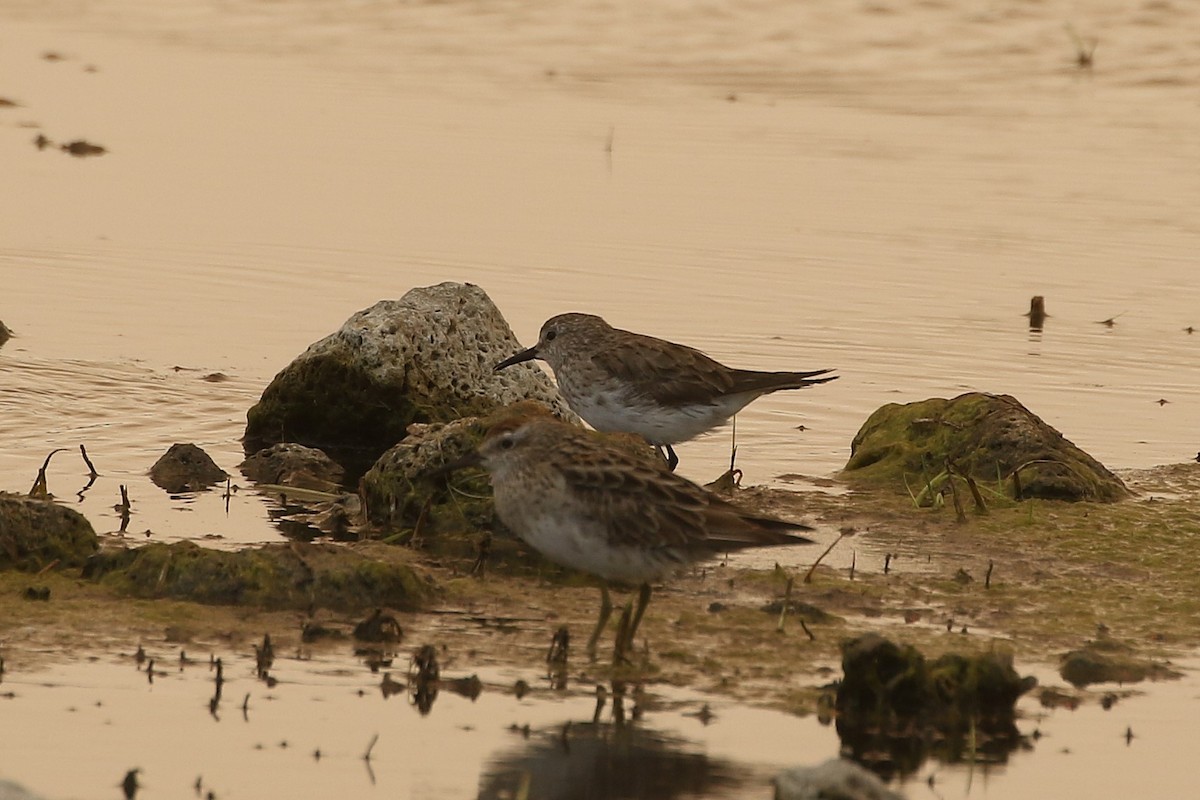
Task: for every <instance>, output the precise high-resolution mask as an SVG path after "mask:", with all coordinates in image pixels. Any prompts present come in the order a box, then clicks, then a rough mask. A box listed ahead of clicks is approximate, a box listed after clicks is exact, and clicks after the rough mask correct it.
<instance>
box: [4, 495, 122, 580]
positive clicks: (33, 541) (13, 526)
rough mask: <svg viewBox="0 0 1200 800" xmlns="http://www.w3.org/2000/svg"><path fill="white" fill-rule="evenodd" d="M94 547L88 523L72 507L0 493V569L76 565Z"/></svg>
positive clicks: (30, 568)
mask: <svg viewBox="0 0 1200 800" xmlns="http://www.w3.org/2000/svg"><path fill="white" fill-rule="evenodd" d="M98 547H99V545H98V544H97V541H96V532H95V531H94V530H92V524H91V523H90V522H88V521H87V519H86V518H85V517H84V516H83V515H82V514H80V513H79V512H78V511H76V510H75V509H73V508H67V507H66V506H60V505H59V504H58V503H55V502H54V501H52V500H38V499H34V498H31V497H25V496H24V495H16V494H7V493H4V492H0V569H18V570H24V571H29V572H36V571H38V570H41V569H43V568H45V567H47V566H49V565H51V564H57V565H58V566H59V567H79V566H82V565H83V563H84V562H85V561H87V559H88V558H90V557H91V556H92V555H93V554H94V553H95V552H96V550H97V548H98Z"/></svg>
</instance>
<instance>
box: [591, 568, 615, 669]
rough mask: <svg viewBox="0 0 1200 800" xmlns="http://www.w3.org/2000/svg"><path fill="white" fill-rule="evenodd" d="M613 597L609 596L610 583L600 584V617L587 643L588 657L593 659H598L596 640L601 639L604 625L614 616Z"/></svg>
mask: <svg viewBox="0 0 1200 800" xmlns="http://www.w3.org/2000/svg"><path fill="white" fill-rule="evenodd" d="M612 609H613V605H612V598H611V597H609V596H608V584H607V583H601V584H600V617H599V618H598V619H597V620H596V628H595V630H593V631H592V635H591V638H589V639H588V643H587V654H588V658H590V659H591V660H592V661H595V660H596V642H597V641H599V639H600V634H601V633H602V632H603V631H604V626H605V625H607V624H608V618H609V617H611V616H612Z"/></svg>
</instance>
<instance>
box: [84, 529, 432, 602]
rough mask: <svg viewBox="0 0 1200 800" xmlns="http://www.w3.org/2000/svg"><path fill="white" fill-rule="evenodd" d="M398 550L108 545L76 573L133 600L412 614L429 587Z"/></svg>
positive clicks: (372, 546)
mask: <svg viewBox="0 0 1200 800" xmlns="http://www.w3.org/2000/svg"><path fill="white" fill-rule="evenodd" d="M412 560H413V556H412V554H411V552H410V551H408V550H406V549H405V548H401V547H390V546H388V545H385V544H382V543H379V542H359V543H356V544H353V545H344V544H300V543H295V542H293V543H289V544H268V545H264V546H262V547H257V548H248V549H244V550H239V551H236V552H229V551H225V550H210V549H208V548H205V547H200V546H199V545H197V544H195V543H194V542H188V541H182V542H174V543H172V544H162V543H154V544H148V545H145V546H142V547H139V548H108V549H105V550H103V551H101V552H100V553H97V554H96V555H95V556H94V557H93V558H92V559H91V560H89V562H88V564H87V566H86V567H85V568H84V573H83V574H84V577H85V578H90V579H93V580H99V581H102V582H103V583H105V584H108V585H110V586H113V587H115V588H116V589H117V590H119V591H122V592H125V593H127V594H129V595H132V596H133V597H143V598H159V597H168V598H171V599H175V600H191V601H194V602H197V603H211V604H215V605H247V606H254V607H257V608H263V609H287V608H291V609H301V610H310V609H313V608H326V609H331V610H334V611H341V612H359V611H362V610H363V609H366V608H378V607H381V606H387V607H390V608H398V609H404V610H415V609H417V608H419V607H420V606H421V604H422V603H423V602H424V601H425V600H426V599H427V598H428V597H429V596H430V595H431V594H432V592H433V586H432V584H431V583H430V582H429V580H428V579H427V578H425V577H423V576H422V575H421V574H420V573H418V572H417V570H415V569H414V568H413V566H412V563H411V562H412Z"/></svg>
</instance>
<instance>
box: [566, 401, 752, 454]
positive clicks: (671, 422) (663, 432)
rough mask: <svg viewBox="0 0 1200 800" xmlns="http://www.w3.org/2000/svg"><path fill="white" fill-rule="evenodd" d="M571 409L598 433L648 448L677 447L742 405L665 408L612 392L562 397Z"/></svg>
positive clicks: (706, 430)
mask: <svg viewBox="0 0 1200 800" xmlns="http://www.w3.org/2000/svg"><path fill="white" fill-rule="evenodd" d="M563 394H564V396H565V397H566V398H567V403H568V404H569V405H570V406H571V409H572V410H573V411H574V412H575V413H576V414H578V415H579V416H581V417H583V419H584V420H585V421H586V422H587V423H588V424H589V425H591V426H592V427H593V428H595V429H596V430H598V431H605V432H609V433H617V432H621V433H636V434H638V435H639V436H641V437H643V438H645V439H646V440H647V441H649V442H650V443H651V444H678V443H679V442H686V441H687V440H689V439H694V438H696V437H697V436H699V435H700V434H702V433H706V432H708V431H710V430H712V429H713V428H715V427H717V426H718V425H722V424H724V423H725V422H726V421H728V420H729V418H730V417H731V416H733V415H734V414H735V413H737V411H738V410H739V409H740V408H741V407H742V406H743V405H745V404H744V403H741V404H738V403H736V402H727V401H726V398H721V400H719V401H718V402H715V403H704V404H694V405H688V406H678V407H668V406H659V405H653V404H647V403H645V402H644V401H642V402H639V401H638V400H633V399H631V398H629V396H628V395H627V394H626V393H622V392H620V391H613V390H605V391H598V392H592V393H578V394H570V393H567V392H564V393H563Z"/></svg>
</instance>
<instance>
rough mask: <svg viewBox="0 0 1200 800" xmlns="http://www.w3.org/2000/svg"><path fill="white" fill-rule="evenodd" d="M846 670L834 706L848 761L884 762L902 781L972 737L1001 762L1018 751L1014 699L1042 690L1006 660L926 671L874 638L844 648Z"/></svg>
mask: <svg viewBox="0 0 1200 800" xmlns="http://www.w3.org/2000/svg"><path fill="white" fill-rule="evenodd" d="M842 670H843V672H844V673H845V675H844V677H843V678H842V681H841V683H839V684H838V687H837V697H836V701H835V705H836V708H837V712H838V716H837V730H838V736H839V737H841V740H842V745H843V753H844V754H848V755H851V756H852V757H854V759H855V760H857V761H864V759H866V758H868V757H871V758H877V757H878V755H879V754H883V755H884V756H886V758H885V759H884V761H885V762H886V765H887V769H888V770H897V771H899V772H901V773H909V772H912V771H914V770H915V769H916V768H917V767H918V766H919V765H920V763H921V761H922V760H924V758H925V757H926V756H927V755H931V754H944V755H945V756H946V758H947V759H949V758H951V756H952V754H953V753H955V752H961V748H963V747H965V746H966V741H967V738H968V737H972V736H973V737H976V741H977V742H978V743H979V749H980V751H987V752H988V753H989V755H990V756H991V757H994V758H996V759H998V760H1001V761H1002V760H1003V758H1004V757H1005V756H1006V755H1007V753H1009V752H1010V751H1012V750H1013V749H1015V748H1016V747H1018V746H1020V743H1021V735H1020V732H1019V731H1018V730H1017V727H1016V721H1015V714H1016V703H1017V699H1018V698H1019V697H1020V696H1021V695H1022V694H1024V693H1025V692H1027V691H1029V690H1030V689H1032V688H1033V687H1034V686H1036V685H1037V680H1036V679H1034V678H1032V677H1026V678H1022V677H1021V676H1019V675H1018V674H1017V672H1016V671H1015V670H1014V669H1013V665H1012V657H1011V655H1009V654H1007V653H1000V652H987V653H981V654H979V655H974V656H965V655H960V654H955V653H948V654H946V655H943V656H941V657H940V658H938V659H936V660H935V661H933V662H932V663H928V662H927V661H926V660H925V657H924V656H923V655H921V653H920V652H919V651H918V650H917V649H916V648H914V647H912V646H909V645H903V646H901V645H897V644H894V643H893V642H891V641H889V640H887V639H885V638H883V637H882V636H879V635H878V634H874V633H869V634H866V635H864V636H860V637H858V638H857V639H853V640H850V641H848V642H846V643H845V644H843V646H842ZM881 768H882V767H881Z"/></svg>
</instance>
